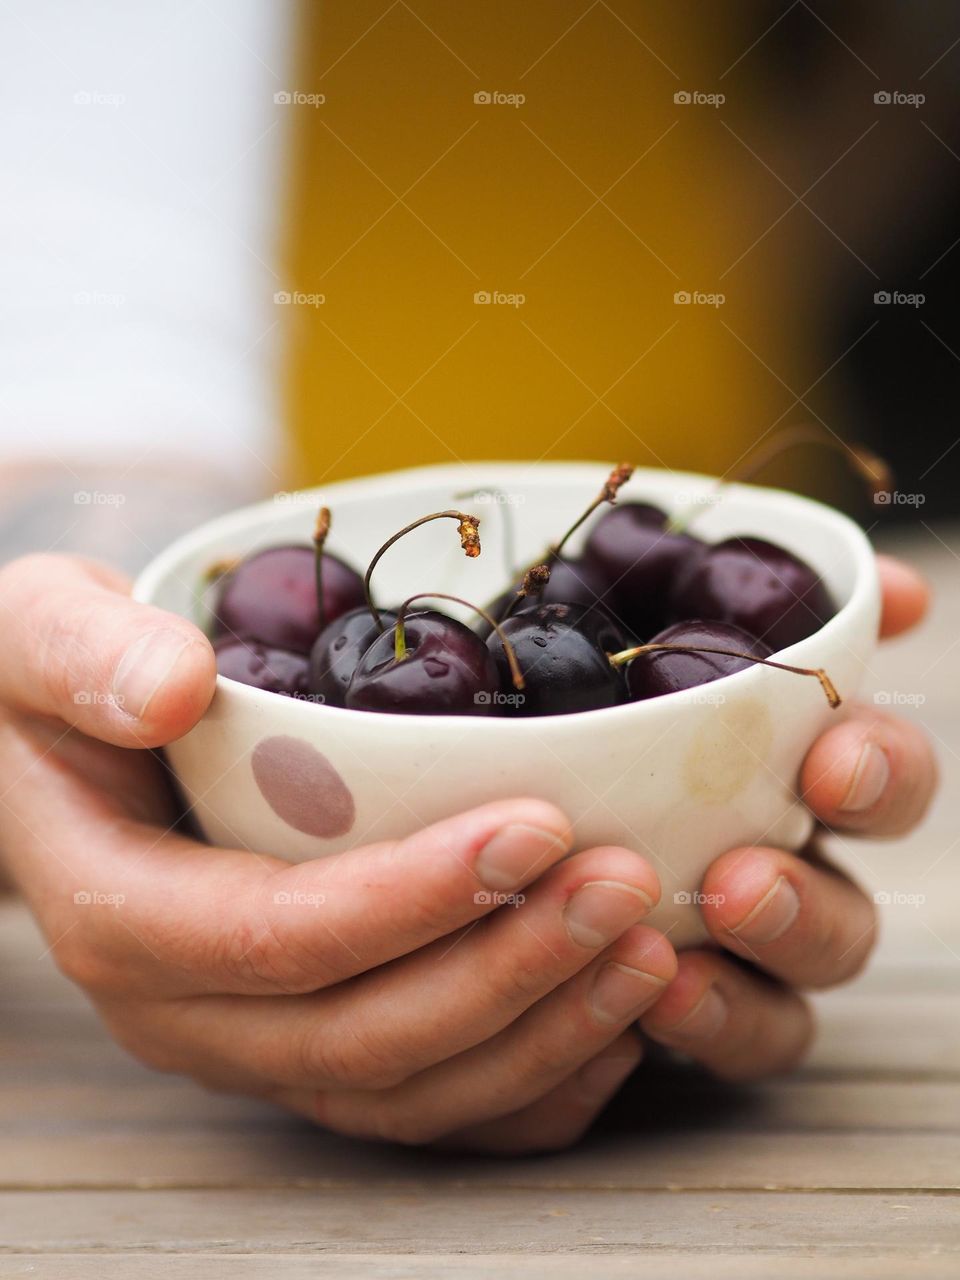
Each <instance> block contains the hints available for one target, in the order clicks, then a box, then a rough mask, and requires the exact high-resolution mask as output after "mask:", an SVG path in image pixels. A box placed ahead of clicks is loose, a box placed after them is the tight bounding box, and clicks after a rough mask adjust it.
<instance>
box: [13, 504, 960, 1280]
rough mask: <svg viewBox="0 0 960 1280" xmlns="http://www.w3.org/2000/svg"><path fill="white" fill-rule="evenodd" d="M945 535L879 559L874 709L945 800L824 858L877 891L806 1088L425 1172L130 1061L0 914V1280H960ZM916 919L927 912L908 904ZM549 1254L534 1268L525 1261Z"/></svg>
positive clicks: (958, 931)
mask: <svg viewBox="0 0 960 1280" xmlns="http://www.w3.org/2000/svg"><path fill="white" fill-rule="evenodd" d="M958 534H960V531H958V530H957V529H952V530H951V529H948V528H940V529H938V530H937V531H936V532H935V533H934V532H928V531H925V530H924V531H921V532H920V533H919V534H918V535H915V536H912V537H911V538H909V539H901V540H900V542H901V549H902V550H903V552H904V553H905V554H908V555H910V556H911V557H912V558H913V559H914V560H915V561H917V562H919V563H921V564H922V565H923V566H924V567H925V568H926V570H927V571H928V572H929V573H930V574H931V575H932V576H933V578H934V579H935V580H936V582H937V583H938V584H939V586H940V588H941V590H940V595H939V601H938V605H937V610H936V613H935V615H934V618H933V620H932V622H931V623H930V624H929V625H928V626H927V627H926V628H925V630H924V631H923V632H922V633H921V634H920V635H918V636H916V637H914V638H910V639H909V640H904V641H901V642H898V643H895V644H893V645H891V646H889V647H888V648H887V649H886V651H885V652H884V655H883V657H882V658H881V659H880V660H879V661H878V663H877V665H876V686H877V687H878V688H881V689H885V690H888V691H891V692H895V693H900V694H911V695H912V694H921V695H923V696H925V698H926V702H925V704H924V705H922V706H921V707H920V708H919V709H918V710H916V711H913V710H911V709H910V708H909V707H908V708H906V713H907V714H916V715H918V716H919V718H920V719H921V720H923V722H924V723H925V724H926V725H927V726H928V728H929V730H930V731H931V732H932V733H933V734H934V735H935V737H936V738H937V739H938V741H939V745H940V756H941V760H942V764H943V770H944V775H945V785H944V788H943V792H942V796H941V799H940V802H939V804H938V807H937V809H936V811H935V812H934V814H933V816H932V817H931V818H930V820H929V821H928V823H927V824H926V826H925V827H924V829H923V830H922V831H921V832H920V833H919V834H917V835H915V836H913V837H911V839H910V840H909V841H907V842H905V843H902V844H895V845H889V846H888V845H884V844H880V843H876V844H874V843H870V844H867V843H859V842H857V843H856V844H855V845H854V844H853V843H852V842H846V841H843V842H840V841H838V842H836V852H837V855H838V856H839V857H840V858H841V859H842V860H844V861H845V862H846V863H847V864H848V865H850V866H851V867H852V868H853V869H854V871H855V872H856V873H857V874H858V875H859V876H860V877H861V878H862V879H863V880H864V882H865V883H867V884H868V885H869V886H870V887H871V888H872V889H873V890H874V891H878V892H884V893H888V894H889V895H890V896H891V899H892V901H891V903H890V905H887V906H883V907H881V911H882V912H883V916H884V926H885V928H884V938H883V942H882V945H881V947H880V951H879V955H878V957H877V959H876V961H875V963H874V964H873V966H872V968H871V970H870V972H869V973H868V974H867V975H866V976H865V977H864V978H862V979H861V980H860V981H859V982H857V983H856V984H855V985H854V986H852V987H850V988H847V989H845V990H843V991H838V992H834V993H829V994H826V995H822V996H819V997H817V999H816V1004H817V1006H818V1010H819V1015H820V1022H821V1031H820V1036H819V1039H818V1041H817V1044H816V1047H815V1049H814V1051H813V1053H812V1056H811V1057H810V1059H809V1062H808V1063H807V1065H806V1066H805V1067H804V1069H803V1070H802V1071H801V1072H800V1073H799V1074H798V1075H796V1076H794V1077H792V1078H791V1079H787V1080H779V1081H776V1082H772V1083H768V1084H764V1085H761V1086H758V1087H755V1088H752V1089H750V1090H737V1091H734V1090H724V1089H720V1088H718V1087H716V1086H712V1085H711V1084H709V1083H708V1082H706V1081H704V1080H703V1079H702V1078H701V1077H699V1076H696V1075H694V1074H692V1073H689V1074H688V1073H680V1075H679V1076H678V1077H671V1079H669V1080H667V1079H665V1078H664V1077H663V1076H662V1075H658V1074H657V1073H656V1072H654V1073H653V1074H652V1075H651V1076H650V1077H649V1078H648V1077H646V1076H643V1075H641V1076H640V1077H639V1079H638V1080H637V1083H636V1086H635V1087H636V1088H637V1089H642V1090H651V1089H652V1090H655V1091H656V1095H657V1097H658V1098H659V1099H661V1100H662V1101H661V1102H660V1103H659V1105H658V1108H657V1110H658V1112H659V1113H660V1114H661V1115H662V1116H663V1117H665V1118H663V1119H661V1120H660V1121H659V1122H658V1124H657V1125H656V1127H653V1128H651V1127H649V1126H648V1127H643V1126H642V1125H641V1124H640V1123H639V1122H638V1121H637V1120H636V1119H635V1116H636V1115H637V1114H639V1109H638V1108H637V1106H636V1104H635V1102H634V1103H633V1104H631V1096H630V1095H628V1096H627V1097H626V1098H624V1099H623V1100H622V1101H621V1102H620V1103H619V1104H618V1106H617V1108H616V1109H615V1111H614V1113H613V1115H611V1116H610V1117H608V1120H607V1123H606V1125H605V1127H604V1128H603V1129H602V1130H601V1131H599V1132H598V1133H596V1134H595V1135H594V1136H593V1137H592V1138H591V1139H590V1140H589V1141H588V1142H587V1143H585V1144H584V1145H583V1146H581V1147H580V1148H579V1149H577V1150H575V1151H572V1152H568V1153H565V1154H563V1155H558V1156H550V1157H546V1158H540V1159H530V1160H518V1161H496V1160H480V1159H476V1160H470V1159H459V1158H458V1159H451V1158H441V1157H437V1156H434V1155H430V1154H425V1153H421V1152H404V1151H395V1150H382V1149H378V1148H376V1147H372V1146H366V1145H363V1144H357V1143H352V1142H349V1141H345V1140H340V1139H337V1138H332V1137H328V1136H326V1135H324V1134H321V1133H318V1132H316V1131H313V1130H311V1129H309V1128H308V1127H306V1126H304V1125H300V1124H299V1123H297V1122H296V1121H295V1120H293V1119H288V1118H286V1117H284V1116H282V1115H279V1114H276V1113H274V1112H273V1111H272V1110H269V1109H267V1108H265V1107H261V1106H259V1105H257V1104H254V1103H249V1102H246V1101H242V1100H237V1099H231V1098H218V1097H212V1096H208V1095H206V1094H205V1093H203V1092H202V1091H201V1090H199V1089H198V1088H195V1087H194V1086H193V1085H191V1084H189V1083H187V1082H185V1081H180V1080H177V1079H174V1078H171V1077H167V1076H162V1075H155V1074H152V1073H151V1072H149V1071H147V1070H145V1069H143V1068H141V1067H139V1066H137V1065H136V1064H134V1063H133V1062H131V1061H129V1060H128V1059H127V1058H126V1057H125V1056H124V1054H123V1053H122V1052H121V1051H120V1050H119V1049H118V1048H116V1047H115V1046H114V1045H113V1044H112V1043H111V1042H110V1041H109V1040H108V1039H107V1037H106V1036H105V1034H104V1033H103V1031H102V1030H101V1029H100V1027H99V1025H98V1023H97V1020H96V1018H95V1017H94V1015H93V1014H92V1013H91V1012H90V1010H89V1009H88V1008H87V1007H86V1005H85V1003H84V1001H83V1000H82V998H81V997H80V996H79V995H77V994H76V993H75V992H74V991H73V990H72V989H71V988H70V987H69V986H68V984H67V983H66V982H65V981H64V980H63V979H61V978H60V977H59V976H58V975H57V974H56V972H55V971H54V969H53V966H52V965H51V963H50V962H49V960H47V959H42V958H40V957H41V955H42V952H43V950H44V948H43V944H42V942H41V940H40V938H39V936H38V934H37V932H36V930H35V929H34V927H33V925H32V923H31V921H30V920H29V918H28V917H27V915H26V914H25V913H24V912H23V911H22V910H21V909H20V908H19V907H18V906H16V905H15V904H9V905H7V906H5V907H3V908H2V909H0V1133H2V1137H0V1144H2V1157H0V1180H2V1185H0V1276H4V1277H6V1276H32V1277H39V1278H40V1280H46V1278H47V1277H51V1278H53V1277H56V1280H62V1278H65V1277H70V1278H72V1277H76V1278H77V1280H84V1278H85V1277H98V1278H99V1277H102V1276H105V1275H106V1276H124V1277H131V1280H137V1278H140V1280H144V1278H146V1277H154V1276H158V1277H159V1276H163V1277H164V1278H167V1277H171V1278H173V1280H179V1277H186V1276H204V1277H221V1276H222V1277H231V1280H233V1278H234V1277H237V1278H238V1280H248V1278H252V1277H277V1276H279V1277H283V1278H284V1280H288V1278H289V1280H293V1278H294V1277H307V1276H310V1277H315V1276H320V1277H323V1276H340V1277H364V1278H366V1277H371V1278H373V1280H376V1278H378V1277H388V1276H389V1277H408V1276H417V1277H434V1276H441V1275H447V1274H449V1273H450V1271H451V1270H452V1269H453V1268H456V1269H457V1271H458V1272H459V1273H460V1274H462V1275H463V1276H464V1277H468V1276H484V1277H487V1276H497V1277H512V1276H516V1277H534V1276H541V1275H543V1274H546V1273H548V1272H549V1274H550V1275H551V1276H552V1277H554V1278H555V1280H565V1278H566V1277H571V1280H572V1278H573V1277H581V1276H591V1277H592V1276H635V1275H637V1274H641V1271H642V1274H643V1276H644V1277H645V1278H646V1280H656V1278H658V1277H668V1276H669V1277H671V1280H698V1278H699V1277H706V1276H710V1277H727V1276H731V1277H733V1276H735V1277H738V1280H750V1278H752V1277H764V1280H766V1278H767V1277H770V1276H772V1275H777V1276H778V1277H783V1278H784V1280H788V1278H789V1277H795V1276H796V1277H799V1276H818V1277H831V1278H832V1277H846V1276H851V1277H852V1276H857V1277H861V1276H878V1277H879V1276H890V1277H901V1276H904V1275H906V1274H908V1273H909V1274H910V1275H911V1276H922V1277H927V1276H948V1275H949V1276H955V1275H957V1274H960V729H958V725H960V681H958V679H957V675H956V670H957V666H958V663H960V592H958V591H957V590H956V585H955V584H956V582H957V575H958V568H960V560H958V556H957V554H956V553H955V551H954V550H952V549H951V548H957V547H960V536H958ZM911 895H922V896H923V901H922V902H921V903H920V905H916V904H911V902H910V897H911ZM545 1255H549V1257H548V1258H547V1257H545Z"/></svg>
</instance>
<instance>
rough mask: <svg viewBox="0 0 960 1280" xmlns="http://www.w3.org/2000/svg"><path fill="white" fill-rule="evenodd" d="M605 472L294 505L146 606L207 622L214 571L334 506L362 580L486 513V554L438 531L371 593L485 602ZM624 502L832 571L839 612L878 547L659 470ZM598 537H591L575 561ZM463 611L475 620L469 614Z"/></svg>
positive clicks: (817, 509)
mask: <svg viewBox="0 0 960 1280" xmlns="http://www.w3.org/2000/svg"><path fill="white" fill-rule="evenodd" d="M605 474H606V468H605V466H604V464H602V463H542V462H541V463H536V464H520V463H498V462H491V463H467V464H458V465H453V466H443V467H428V468H418V469H416V470H411V471H405V472H396V473H393V474H390V475H384V476H374V477H370V478H366V479H361V480H352V481H347V482H344V483H341V484H337V485H329V486H320V487H318V488H317V489H313V490H304V491H302V492H300V493H296V494H282V495H279V496H278V497H276V498H274V499H273V500H271V501H267V502H262V503H259V504H257V505H256V506H253V507H247V508H244V509H242V510H240V511H237V512H233V513H232V514H230V515H228V516H224V517H221V518H219V519H217V520H214V521H211V522H210V523H209V524H206V525H203V526H201V527H200V528H199V529H196V530H194V531H193V532H192V533H190V534H188V535H187V536H186V537H184V538H181V539H180V540H179V541H178V542H176V543H174V544H173V545H172V546H171V547H170V548H168V549H167V551H165V552H164V553H163V554H162V555H161V556H159V557H158V558H157V559H156V560H155V561H154V562H153V563H152V564H151V565H150V566H149V567H148V568H147V569H146V570H145V571H144V573H143V574H142V575H141V577H140V579H139V581H138V582H137V585H136V589H135V595H136V597H137V598H138V599H141V600H147V601H149V602H151V603H153V604H156V605H159V606H160V607H161V608H164V609H169V610H171V611H173V612H175V613H179V614H182V615H184V616H186V617H190V618H193V619H194V620H195V621H198V622H200V623H201V624H203V623H204V621H205V618H204V611H205V604H204V602H203V599H202V598H201V597H200V595H199V592H198V585H199V583H200V582H201V579H202V577H203V574H204V572H205V571H206V570H207V569H208V568H209V566H210V565H211V564H212V563H214V562H215V561H217V560H220V559H223V558H229V557H235V556H243V555H246V554H248V553H249V552H251V551H255V550H259V549H261V548H263V547H267V546H272V545H276V544H279V543H285V542H301V543H308V542H309V540H310V536H311V532H312V528H313V523H314V519H315V516H316V511H317V508H318V506H319V505H320V503H321V502H326V503H328V504H329V505H330V507H331V508H332V511H333V524H332V530H331V534H330V538H329V541H328V548H329V550H331V551H332V552H334V553H336V554H337V555H340V556H342V557H343V558H344V559H346V560H348V561H349V562H350V563H351V564H353V565H354V566H355V567H356V568H358V569H360V570H361V571H362V569H363V568H364V567H365V565H366V564H367V562H368V561H369V559H370V557H371V556H372V555H373V553H374V552H375V551H376V549H377V547H379V546H380V545H381V543H383V542H384V541H385V539H386V538H388V537H389V536H390V535H391V534H392V533H394V532H395V531H396V530H397V529H399V528H401V527H402V526H403V525H405V524H408V523H409V522H410V521H411V520H414V519H416V518H417V517H418V516H421V515H424V514H426V513H427V512H430V511H442V510H445V509H447V508H459V509H462V510H466V511H470V512H473V513H474V514H476V515H478V516H479V517H480V520H481V539H482V543H483V554H482V555H481V556H479V557H478V558H476V559H473V560H468V559H467V558H466V557H465V556H464V555H463V553H462V551H461V550H460V544H459V539H458V537H457V533H456V526H455V524H454V522H453V521H449V522H448V521H434V522H432V523H431V524H428V525H425V526H423V527H422V528H420V529H417V530H415V531H414V532H413V533H411V534H410V535H409V536H408V537H406V538H404V539H403V540H402V541H401V542H398V543H397V544H396V545H395V546H393V547H392V548H391V549H390V550H389V551H388V552H387V553H386V555H385V556H384V559H383V560H382V561H381V563H380V565H378V567H377V570H376V571H375V574H374V579H373V589H374V595H375V596H376V598H377V600H378V601H379V602H381V603H383V604H385V605H387V604H396V603H399V601H401V600H402V599H404V598H405V597H406V596H409V595H413V594H414V593H416V592H421V591H441V592H452V593H454V594H457V595H461V596H465V597H466V598H467V599H469V600H472V601H475V602H477V603H478V604H485V603H486V602H488V601H489V600H490V599H491V598H493V597H494V596H496V595H497V594H498V593H499V592H500V591H502V590H504V589H505V587H506V586H507V585H508V581H509V578H508V572H507V564H508V556H509V557H510V560H511V561H512V562H513V563H515V564H521V565H522V564H525V563H529V562H530V561H531V560H533V559H535V558H537V557H538V556H540V555H542V553H543V551H544V549H545V548H546V547H547V546H548V545H549V544H550V543H551V542H553V541H555V540H556V539H557V537H558V536H560V534H562V532H563V531H564V530H565V529H566V528H567V527H568V526H569V525H570V524H571V523H572V522H573V520H574V519H575V518H576V517H577V515H578V514H579V513H580V512H581V511H582V510H583V509H584V507H585V506H586V504H587V502H588V501H589V500H590V499H591V497H593V496H594V495H595V494H596V493H597V492H598V491H599V489H600V486H601V484H602V483H603V480H604V478H605ZM483 490H487V491H488V492H486V493H484V492H481V491H483ZM489 491H492V492H489ZM621 498H622V500H623V501H628V500H631V499H638V500H649V501H652V502H655V503H658V504H659V505H661V506H663V507H664V508H665V509H666V510H668V511H669V512H671V513H676V512H685V511H686V512H689V511H692V513H693V514H692V520H691V524H690V528H691V531H692V532H696V533H697V534H698V535H699V536H701V537H703V538H704V539H706V540H707V541H708V542H714V541H717V540H719V539H721V538H724V537H728V536H732V535H736V534H744V533H750V534H754V535H757V536H761V537H766V538H769V539H770V540H771V541H774V542H777V543H779V544H780V545H781V546H784V547H786V548H787V549H788V550H790V551H793V552H794V553H796V554H797V555H799V556H801V557H803V558H804V559H805V560H806V561H807V562H808V563H809V564H811V565H812V566H813V567H814V568H815V569H816V570H817V571H818V572H819V573H820V575H821V577H822V578H823V579H824V581H825V582H826V584H827V586H828V587H829V589H830V592H831V594H832V596H833V598H834V600H835V602H836V604H837V606H838V608H843V607H844V606H848V605H850V604H851V603H852V600H853V597H854V596H855V594H856V592H857V590H858V589H860V588H861V587H862V588H863V589H864V590H866V589H867V585H866V582H864V581H863V580H864V579H865V578H866V575H865V574H863V573H862V569H863V566H864V563H865V558H867V559H868V558H869V554H870V553H869V547H868V544H867V542H866V539H865V538H864V536H863V534H862V533H861V531H860V530H859V529H858V528H857V526H856V525H855V524H853V522H852V521H850V520H848V519H847V518H846V517H844V516H842V515H840V514H839V513H838V512H836V511H833V510H832V509H830V508H829V507H825V506H823V505H821V504H820V503H816V502H812V501H811V500H809V499H806V498H801V497H798V496H797V495H794V494H790V493H785V492H783V491H781V490H774V489H766V488H761V487H757V486H750V485H728V486H725V487H724V488H723V489H722V490H720V491H719V492H718V490H717V488H716V481H715V480H714V478H713V477H709V476H699V475H692V474H688V473H679V472H671V471H654V470H638V471H637V472H635V474H634V476H633V478H632V479H631V480H630V482H629V484H628V485H627V486H626V487H625V488H624V489H623V491H622V494H621ZM596 518H597V517H594V519H596ZM588 529H589V525H588V526H586V527H585V528H584V529H582V530H580V531H579V534H578V536H577V537H576V538H575V539H574V540H573V542H572V544H571V546H572V548H573V549H574V550H576V548H577V547H578V546H579V545H580V544H581V543H582V540H583V538H584V537H585V536H586V533H587V530H588ZM428 605H429V602H427V606H428ZM441 607H443V608H445V609H449V610H450V611H451V612H457V611H458V610H457V608H456V606H448V605H442V606H441ZM459 613H460V616H462V617H464V618H465V619H469V618H470V614H469V611H463V610H460V611H459ZM827 625H828V626H829V625H830V624H827Z"/></svg>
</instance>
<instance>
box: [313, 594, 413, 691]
mask: <svg viewBox="0 0 960 1280" xmlns="http://www.w3.org/2000/svg"><path fill="white" fill-rule="evenodd" d="M379 616H380V619H381V622H380V624H379V625H378V624H377V622H375V621H374V618H373V615H372V614H371V613H370V610H369V609H368V608H367V607H366V605H364V606H362V607H361V608H359V609H351V610H350V611H349V613H344V614H341V616H340V617H339V618H337V619H335V620H334V621H333V622H330V623H328V624H327V625H326V626H325V627H324V629H323V630H322V631H321V632H320V634H319V636H318V637H317V639H316V643H315V644H314V646H313V648H312V649H311V651H310V676H309V684H310V692H311V693H313V694H316V695H318V697H319V698H321V699H322V700H323V702H324V703H326V705H327V706H331V707H343V706H345V705H346V696H347V686H348V685H349V683H350V680H351V678H352V676H353V673H354V671H356V669H357V666H358V664H359V662H360V659H361V658H362V657H363V655H364V653H365V652H366V651H367V649H369V648H370V646H371V645H372V644H373V642H374V640H376V639H377V637H378V636H379V635H380V634H381V631H382V630H383V625H384V624H386V626H388V627H392V626H393V624H394V623H395V622H396V620H397V614H396V612H395V611H392V610H388V609H382V610H380V615H379Z"/></svg>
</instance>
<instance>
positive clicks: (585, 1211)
mask: <svg viewBox="0 0 960 1280" xmlns="http://www.w3.org/2000/svg"><path fill="white" fill-rule="evenodd" d="M957 1210H958V1202H957V1198H956V1197H954V1196H942V1195H940V1196H938V1195H914V1196H902V1195H864V1194H854V1195H830V1194H828V1195H806V1196H800V1195H778V1194H769V1195H728V1194H722V1193H715V1192H713V1193H709V1194H700V1193H693V1194H680V1195H677V1194H661V1195H653V1196H651V1195H637V1194H633V1193H629V1192H622V1191H611V1192H607V1193H604V1194H601V1195H597V1194H596V1193H593V1192H585V1191H563V1190H556V1191H552V1192H550V1193H547V1194H544V1193H543V1192H541V1191H538V1190H535V1191H531V1190H523V1189H519V1190H518V1189H516V1188H510V1189H493V1188H491V1189H487V1190H483V1191H478V1192H476V1193H474V1194H473V1195H471V1196H469V1197H465V1196H464V1195H463V1194H462V1193H461V1192H460V1191H459V1190H457V1189H456V1188H452V1187H432V1188H430V1190H429V1191H428V1192H427V1193H422V1192H416V1191H412V1190H410V1191H406V1192H402V1193H397V1194H391V1193H389V1192H385V1191H383V1190H379V1189H369V1190H366V1191H364V1192H355V1191H350V1192H344V1191H336V1190H330V1191H326V1192H324V1193H323V1194H318V1193H317V1192H316V1191H314V1190H306V1189H300V1190H297V1189H284V1190H282V1191H277V1190H273V1191H270V1190H265V1191H238V1192H233V1193H223V1192H205V1193H197V1192H195V1191H191V1192H182V1191H181V1192H166V1193H163V1194H154V1195H144V1194H143V1193H141V1192H136V1191H126V1192H112V1193H108V1194H96V1193H57V1192H46V1193H41V1194H35V1193H21V1194H6V1195H0V1240H2V1241H3V1242H4V1244H3V1246H2V1251H3V1252H5V1253H9V1252H11V1251H17V1252H21V1253H22V1252H25V1251H29V1252H40V1253H42V1252H45V1251H52V1252H58V1253H63V1252H68V1253H69V1252H80V1253H82V1252H85V1251H90V1250H93V1251H99V1252H119V1251H130V1252H134V1253H163V1254H167V1253H173V1254H176V1253H180V1252H206V1253H214V1254H235V1253H236V1254H248V1253H261V1252H272V1251H275V1252H276V1253H278V1254H284V1253H294V1254H296V1253H301V1254H303V1253H310V1254H323V1253H336V1254H344V1253H346V1254H350V1253H354V1252H357V1253H366V1254H376V1253H388V1254H389V1253H393V1254H396V1253H405V1252H416V1253H424V1254H430V1253H440V1254H450V1253H456V1254H459V1253H466V1254H490V1253H493V1254H495V1253H498V1252H515V1253H541V1254H543V1253H549V1254H553V1253H556V1252H564V1251H569V1250H581V1251H583V1252H586V1253H590V1254H595V1253H596V1254H602V1253H604V1252H625V1251H629V1250H634V1249H643V1250H645V1251H649V1250H664V1249H672V1250H674V1251H678V1252H689V1253H693V1252H697V1251H700V1250H704V1249H709V1250H710V1252H711V1254H712V1255H725V1254H726V1255H730V1254H732V1255H739V1254H743V1253H746V1252H756V1251H764V1252H767V1253H768V1254H772V1255H776V1254H787V1255H789V1254H791V1253H795V1252H803V1253H806V1254H809V1253H813V1254H814V1255H821V1256H830V1255H835V1254H838V1253H839V1254H847V1255H849V1254H853V1253H856V1252H857V1251H864V1252H866V1253H868V1254H873V1255H883V1254H889V1255H910V1254H924V1253H931V1252H933V1251H935V1250H939V1251H940V1252H943V1253H948V1252H952V1253H953V1254H954V1255H956V1254H957V1253H958V1252H960V1234H958V1214H957ZM954 1261H955V1262H956V1257H955V1258H954Z"/></svg>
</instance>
